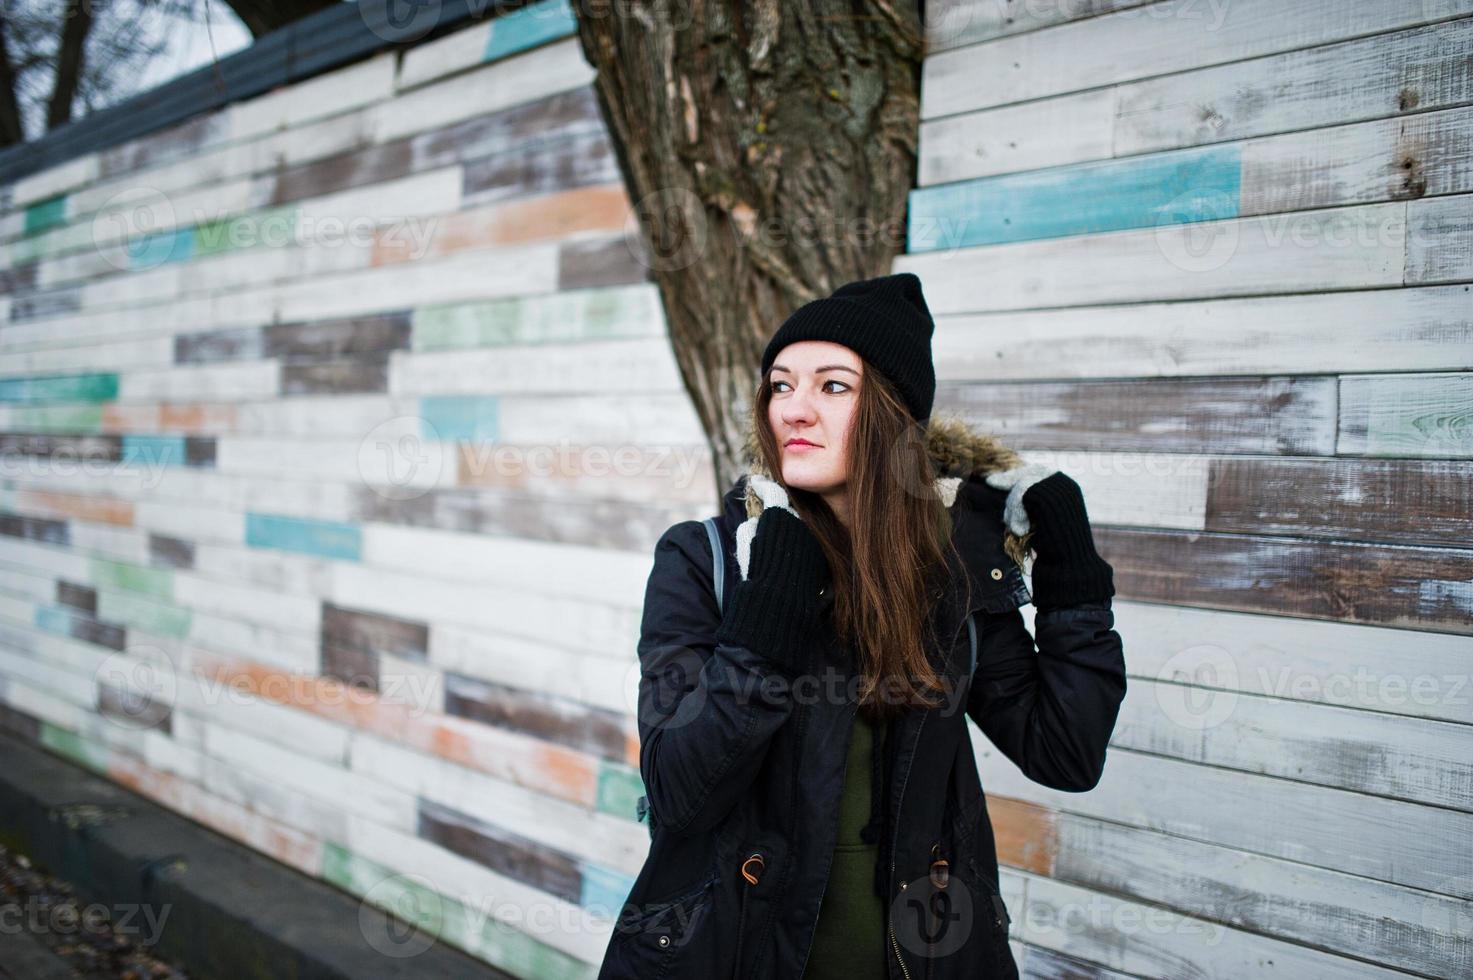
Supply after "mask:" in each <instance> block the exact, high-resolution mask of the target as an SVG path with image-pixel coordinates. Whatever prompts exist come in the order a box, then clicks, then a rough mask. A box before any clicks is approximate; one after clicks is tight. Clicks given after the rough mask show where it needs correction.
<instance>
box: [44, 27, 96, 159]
mask: <svg viewBox="0 0 1473 980" xmlns="http://www.w3.org/2000/svg"><path fill="white" fill-rule="evenodd" d="M91 31H92V4H91V2H90V0H77V2H72V3H68V4H67V5H66V13H65V14H63V15H62V22H61V44H60V45H59V46H58V48H57V52H56V81H55V83H54V84H53V85H52V86H51V103H50V105H48V106H47V109H46V129H47V130H48V131H49V130H53V129H55V128H56V127H58V126H60V125H62V124H64V123H68V122H71V120H72V101H73V100H74V99H75V98H76V97H77V82H78V81H79V80H80V79H81V76H82V66H83V65H84V64H85V62H86V59H87V35H88V34H89V33H91Z"/></svg>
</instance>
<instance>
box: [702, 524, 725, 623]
mask: <svg viewBox="0 0 1473 980" xmlns="http://www.w3.org/2000/svg"><path fill="white" fill-rule="evenodd" d="M701 523H703V524H705V525H706V537H708V538H710V539H711V582H712V587H713V588H714V589H715V591H716V609H717V611H718V612H720V611H721V606H722V599H721V597H722V595H723V594H724V593H725V592H726V588H725V586H726V555H725V553H724V552H723V550H722V548H721V532H720V531H719V530H717V528H716V518H714V517H708V518H706V519H705V520H704V521H702V522H701Z"/></svg>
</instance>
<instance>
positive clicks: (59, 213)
mask: <svg viewBox="0 0 1473 980" xmlns="http://www.w3.org/2000/svg"><path fill="white" fill-rule="evenodd" d="M65 222H66V195H65V194H60V195H58V196H56V197H51V198H47V199H46V200H44V201H37V202H36V203H35V204H32V205H29V206H28V207H27V208H26V225H25V234H27V235H34V234H36V233H37V232H42V231H45V230H46V229H47V228H51V227H54V226H56V225H59V224H64V223H65Z"/></svg>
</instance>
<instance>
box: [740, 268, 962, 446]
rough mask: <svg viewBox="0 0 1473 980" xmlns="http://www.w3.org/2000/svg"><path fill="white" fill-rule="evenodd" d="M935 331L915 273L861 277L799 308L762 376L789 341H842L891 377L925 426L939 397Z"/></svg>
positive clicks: (770, 350) (771, 347) (773, 344)
mask: <svg viewBox="0 0 1473 980" xmlns="http://www.w3.org/2000/svg"><path fill="white" fill-rule="evenodd" d="M935 329H936V322H935V321H934V320H932V319H931V311H930V310H929V309H928V308H927V307H926V298H925V297H924V296H922V295H921V280H920V279H919V278H918V277H917V276H916V275H915V273H913V272H900V273H897V274H895V275H893V276H880V277H879V278H877V279H861V280H860V281H858V282H851V283H849V284H848V285H845V286H840V287H839V288H838V289H836V290H834V292H833V295H832V296H828V297H825V298H823V299H816V300H813V301H812V302H811V303H805V304H803V305H802V306H800V307H798V309H797V310H795V311H794V312H793V315H792V316H790V317H788V318H787V320H786V321H784V322H783V325H782V326H781V327H779V328H778V331H777V333H775V334H773V335H772V339H771V340H770V341H768V343H767V350H766V351H765V352H763V354H762V376H763V377H764V378H765V377H767V372H768V370H769V369H770V368H771V367H772V363H773V361H775V360H777V355H778V352H779V351H781V350H782V349H783V348H784V347H786V346H788V345H789V344H793V343H797V342H798V341H800V340H827V341H831V342H832V343H835V344H843V345H844V346H845V347H848V348H849V349H850V350H852V351H854V352H855V353H856V354H858V355H859V356H860V357H863V358H864V359H865V360H866V361H868V362H869V363H870V364H872V365H874V366H875V368H876V369H877V370H879V371H880V372H881V373H882V374H884V375H885V377H887V378H889V379H890V381H891V382H893V383H894V385H895V387H896V388H897V389H898V390H899V391H900V396H901V398H902V399H904V401H905V404H906V407H907V408H909V409H910V414H911V416H912V417H913V418H915V420H916V421H917V422H920V423H922V424H924V423H925V422H926V421H927V420H928V419H929V418H930V417H931V403H932V401H934V400H935V397H936V369H935V367H934V366H933V365H932V363H931V334H932V332H934V330H935Z"/></svg>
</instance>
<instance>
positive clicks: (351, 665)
mask: <svg viewBox="0 0 1473 980" xmlns="http://www.w3.org/2000/svg"><path fill="white" fill-rule="evenodd" d="M320 657H321V665H320V666H319V667H318V673H320V674H321V675H322V676H323V677H331V678H332V679H333V680H337V681H342V682H343V683H344V684H348V685H350V686H352V687H356V688H361V689H362V690H365V691H373V692H375V693H377V692H378V689H379V659H378V654H377V653H375V652H374V651H372V650H364V649H361V648H359V647H350V646H344V645H343V644H340V643H328V642H323V644H322V648H321V651H320Z"/></svg>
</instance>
